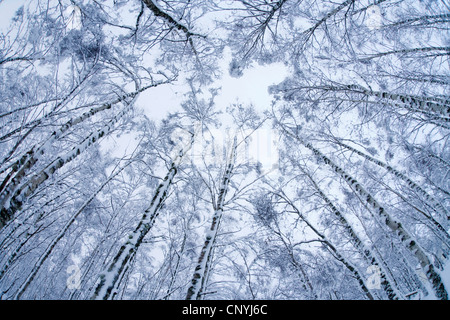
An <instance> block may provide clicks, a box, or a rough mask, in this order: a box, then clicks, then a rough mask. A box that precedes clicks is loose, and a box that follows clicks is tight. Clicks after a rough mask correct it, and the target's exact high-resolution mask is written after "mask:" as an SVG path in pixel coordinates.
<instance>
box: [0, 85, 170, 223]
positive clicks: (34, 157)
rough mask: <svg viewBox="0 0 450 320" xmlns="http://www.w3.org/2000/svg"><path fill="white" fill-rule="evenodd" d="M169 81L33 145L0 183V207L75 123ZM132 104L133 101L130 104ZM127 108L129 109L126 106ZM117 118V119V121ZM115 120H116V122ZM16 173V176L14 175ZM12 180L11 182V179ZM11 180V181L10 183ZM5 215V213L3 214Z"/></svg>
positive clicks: (9, 199) (149, 86)
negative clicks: (41, 142)
mask: <svg viewBox="0 0 450 320" xmlns="http://www.w3.org/2000/svg"><path fill="white" fill-rule="evenodd" d="M163 83H167V81H164V82H158V83H154V84H151V85H148V86H145V87H143V88H141V89H139V90H137V91H135V92H132V93H129V94H126V95H123V96H122V97H120V98H118V99H117V100H115V101H113V102H111V103H105V104H103V105H101V106H99V107H97V108H92V109H91V110H89V111H88V112H85V113H83V114H82V115H80V116H78V117H76V118H73V119H70V120H69V121H67V122H66V123H65V124H64V125H62V126H61V127H60V128H59V129H58V130H56V131H54V132H53V133H52V134H51V136H50V137H48V138H47V140H46V141H45V142H44V143H43V144H42V145H41V146H39V147H36V146H35V147H33V148H31V149H30V150H29V151H28V152H27V153H25V154H24V155H22V157H21V158H20V159H19V160H17V161H16V162H15V163H14V164H13V165H12V169H11V171H10V172H9V173H8V175H7V176H6V177H5V179H4V180H3V182H2V184H1V185H0V192H1V195H0V208H2V212H3V208H5V207H8V201H11V198H12V197H14V193H15V192H16V190H17V188H18V187H19V185H20V184H21V182H22V180H23V178H25V177H26V176H27V174H28V173H29V172H30V170H31V169H32V168H33V167H34V165H35V164H36V163H37V162H38V161H39V160H40V159H41V158H42V157H43V156H45V154H46V153H47V150H48V148H49V147H50V146H51V145H52V143H54V142H55V141H57V140H58V139H59V138H60V137H61V136H62V135H63V134H64V133H65V132H67V131H68V130H69V129H71V128H73V127H74V126H75V125H77V124H79V123H82V122H84V121H85V120H87V119H89V118H91V117H92V116H94V115H95V114H97V113H99V112H101V111H104V110H108V109H111V107H112V106H113V105H115V104H118V103H120V102H122V101H125V100H126V99H127V98H132V99H135V98H136V97H137V96H138V95H139V93H141V92H143V91H145V90H147V89H149V88H151V87H156V86H158V85H160V84H163ZM129 105H131V103H130V104H129ZM125 110H128V108H126V109H125ZM124 114H125V113H124V112H121V113H119V115H118V116H116V117H115V118H116V119H117V120H119V119H120V118H121V117H122V116H123V115H124ZM117 120H116V121H117ZM116 121H114V122H116ZM114 122H111V123H110V125H112V124H113V123H114ZM92 139H93V141H92V142H95V141H96V139H95V138H94V137H92ZM13 175H14V177H12V176H13ZM10 179H11V181H10V182H9V180H10ZM8 182H9V183H8ZM2 217H3V214H2ZM4 224H5V221H3V219H2V218H0V229H1V228H2V227H3V226H4Z"/></svg>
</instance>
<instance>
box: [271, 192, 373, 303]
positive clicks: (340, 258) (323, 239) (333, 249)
mask: <svg viewBox="0 0 450 320" xmlns="http://www.w3.org/2000/svg"><path fill="white" fill-rule="evenodd" d="M272 193H273V194H274V195H276V196H277V197H279V198H281V199H283V200H284V201H285V202H286V203H287V204H288V205H289V206H290V207H291V208H292V209H293V210H294V211H295V213H296V214H297V215H298V216H299V217H300V219H301V220H302V221H303V222H305V223H306V225H307V226H308V227H309V228H310V229H311V230H312V231H313V232H314V233H315V234H316V235H317V236H318V237H319V238H320V239H321V242H322V243H323V244H325V245H326V246H327V247H328V248H329V249H330V250H331V252H332V253H333V254H334V256H335V258H336V259H337V260H338V261H339V262H341V263H342V264H344V265H345V267H346V268H347V269H348V270H349V271H350V272H351V273H352V274H353V275H354V277H355V279H356V280H357V281H358V284H359V286H360V288H361V290H362V291H363V292H364V294H365V295H366V296H367V298H368V299H369V300H374V297H373V295H372V293H371V292H370V290H369V289H368V288H367V286H366V283H365V281H364V278H363V277H362V276H361V273H360V272H359V271H358V269H357V268H356V267H355V266H354V265H353V264H352V263H351V262H350V261H348V260H347V259H346V258H345V257H344V256H342V255H341V254H340V252H339V250H338V249H337V248H336V247H335V246H334V245H333V244H332V243H331V242H330V241H329V240H328V239H327V237H326V236H325V235H324V234H323V233H322V232H320V231H319V230H317V229H316V228H315V227H314V226H313V225H312V224H311V223H310V222H309V221H308V220H307V219H306V217H305V216H304V215H303V214H302V213H301V212H300V210H299V209H298V208H297V206H296V205H295V204H294V203H293V202H292V201H291V200H290V199H289V198H288V197H287V196H286V195H285V194H284V192H283V191H281V192H272Z"/></svg>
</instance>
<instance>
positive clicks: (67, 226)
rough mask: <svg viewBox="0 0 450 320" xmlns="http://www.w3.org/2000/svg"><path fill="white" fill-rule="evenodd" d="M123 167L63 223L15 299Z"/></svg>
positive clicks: (17, 297) (21, 293)
mask: <svg viewBox="0 0 450 320" xmlns="http://www.w3.org/2000/svg"><path fill="white" fill-rule="evenodd" d="M123 169H125V167H123V168H121V169H120V170H118V171H117V172H116V173H114V174H113V175H112V176H110V177H109V178H108V179H107V180H106V181H105V182H104V183H103V184H102V185H101V186H100V187H99V188H97V190H96V191H95V192H94V193H93V194H92V196H91V197H90V198H89V199H88V200H86V201H85V202H84V203H83V205H82V206H81V207H80V209H78V210H77V211H76V212H75V213H74V214H73V215H72V217H71V218H70V219H69V221H67V223H66V224H65V225H64V227H63V228H62V229H61V230H60V232H59V233H58V235H57V236H56V237H55V238H54V239H53V240H52V242H51V243H50V244H49V246H48V247H47V249H46V250H45V251H44V253H43V254H42V255H41V257H40V258H39V260H38V261H37V262H36V264H35V265H34V267H33V269H32V270H31V273H30V274H29V275H28V277H27V279H26V280H25V282H24V283H23V284H22V285H21V286H20V288H19V290H18V291H17V293H16V295H15V296H14V299H15V300H19V299H20V298H21V297H22V295H23V294H24V293H25V290H27V288H28V286H29V285H30V284H31V283H32V282H33V280H34V278H35V277H36V275H37V273H38V272H39V270H40V269H41V267H42V265H43V264H44V262H45V261H46V260H47V258H48V257H49V256H50V254H51V253H52V251H53V249H54V248H55V246H56V245H57V244H58V242H59V241H60V240H61V239H62V238H63V237H64V236H65V234H66V232H67V230H68V229H69V228H70V226H71V225H72V224H73V223H74V221H75V220H76V219H77V217H78V216H79V215H80V214H81V213H82V212H83V211H84V209H86V207H87V206H88V205H89V204H90V203H91V202H92V201H93V200H94V199H95V197H96V196H97V195H98V194H99V193H100V192H101V191H102V190H103V188H104V187H105V186H106V185H107V184H108V183H109V182H110V181H111V180H112V179H114V178H115V177H116V176H117V175H118V174H119V173H120V172H122V171H123Z"/></svg>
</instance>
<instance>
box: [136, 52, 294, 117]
mask: <svg viewBox="0 0 450 320" xmlns="http://www.w3.org/2000/svg"><path fill="white" fill-rule="evenodd" d="M220 61H221V65H220V68H221V71H222V74H223V76H222V79H220V80H218V81H216V83H214V84H212V85H211V87H221V90H220V93H219V95H218V96H217V97H216V98H215V102H216V106H217V107H218V108H219V109H220V110H225V108H226V107H227V106H229V105H230V104H232V103H235V102H240V103H242V104H244V105H248V104H253V105H254V106H255V108H256V110H258V111H263V110H266V109H267V108H268V107H269V106H270V102H271V96H270V95H269V93H268V90H267V89H268V87H269V86H270V85H273V84H276V83H279V82H281V81H282V80H284V78H285V77H286V76H287V75H288V71H287V68H286V66H285V65H284V64H282V63H274V64H270V65H264V66H260V65H255V64H254V65H253V66H252V67H251V68H249V69H246V70H245V71H244V74H243V75H242V77H240V78H233V77H231V76H230V75H229V74H228V66H229V63H230V61H231V52H230V49H229V48H228V47H227V48H226V49H225V54H224V59H221V60H220ZM183 82H184V80H183V79H180V80H178V81H177V84H175V85H162V86H159V87H156V88H151V89H149V90H147V91H146V92H144V93H142V94H141V95H140V97H139V99H138V101H137V106H138V107H139V108H142V109H144V110H145V114H146V115H147V116H148V117H149V118H150V119H152V120H155V121H160V120H161V119H163V118H164V117H165V116H166V115H167V113H168V112H175V111H178V110H181V103H182V102H183V100H184V99H185V97H184V95H185V94H186V93H187V92H189V90H190V89H189V86H187V85H185V84H184V83H183Z"/></svg>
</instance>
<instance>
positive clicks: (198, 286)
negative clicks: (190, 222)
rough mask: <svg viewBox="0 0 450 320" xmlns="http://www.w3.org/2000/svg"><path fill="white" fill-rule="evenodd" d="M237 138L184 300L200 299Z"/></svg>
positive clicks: (235, 140) (234, 155)
mask: <svg viewBox="0 0 450 320" xmlns="http://www.w3.org/2000/svg"><path fill="white" fill-rule="evenodd" d="M236 149H237V139H236V137H235V138H234V142H233V146H232V150H231V152H230V156H229V159H228V163H227V166H226V170H225V173H224V175H223V177H222V183H221V185H220V189H219V196H218V198H217V203H216V204H215V205H214V215H213V219H212V222H211V227H210V229H209V230H208V233H207V235H206V240H205V243H204V245H203V248H202V250H201V252H200V256H199V258H198V262H197V266H196V267H195V271H194V276H193V277H192V281H191V286H190V287H189V289H188V292H187V295H186V300H200V299H201V298H202V295H203V291H204V289H205V281H206V276H207V273H208V271H209V268H210V264H211V256H212V251H213V247H214V243H215V241H216V238H217V232H218V230H219V225H220V221H221V219H222V215H223V206H224V203H225V196H226V194H227V191H228V185H229V183H230V179H231V175H232V173H233V169H234V165H235V161H236Z"/></svg>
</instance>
